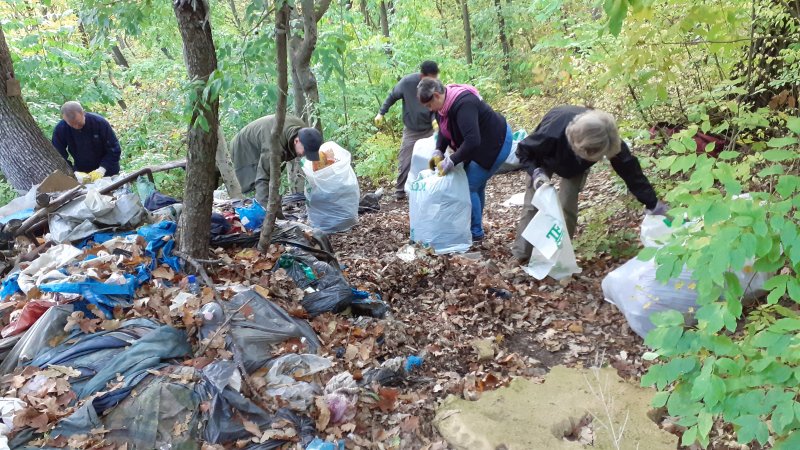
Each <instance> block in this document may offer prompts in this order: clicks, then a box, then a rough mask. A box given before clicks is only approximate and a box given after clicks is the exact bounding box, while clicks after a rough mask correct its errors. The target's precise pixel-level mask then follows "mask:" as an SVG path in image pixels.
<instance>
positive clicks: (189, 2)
mask: <svg viewBox="0 0 800 450" xmlns="http://www.w3.org/2000/svg"><path fill="white" fill-rule="evenodd" d="M173 9H174V10H175V17H176V19H177V20H178V28H179V29H180V32H181V39H182V40H183V57H184V61H185V62H186V70H187V72H188V74H189V79H191V80H202V81H208V78H209V76H210V75H211V74H212V73H213V72H214V70H216V68H217V54H216V49H215V47H214V39H213V37H212V35H211V23H210V22H209V21H208V19H209V14H210V11H209V10H208V3H207V1H206V0H202V1H198V0H176V1H175V2H174V3H173ZM204 88H205V83H203V85H202V86H200V87H199V88H198V89H197V95H198V98H200V99H202V98H203V89H204ZM201 116H202V117H204V118H205V122H206V123H207V125H208V131H204V130H203V128H202V127H201V123H202V122H198V119H199V118H200V117H201ZM218 130H219V99H218V98H213V99H209V102H208V104H207V105H206V106H205V107H203V106H201V105H200V104H199V103H198V104H197V105H195V108H194V112H193V114H192V119H191V122H190V124H189V131H188V133H187V139H186V140H187V147H188V151H187V165H186V184H185V185H184V186H185V187H184V198H183V204H184V209H183V212H182V213H181V218H180V226H179V230H178V231H179V246H180V249H181V251H183V252H184V253H186V254H188V255H189V256H191V257H193V258H203V257H205V256H206V254H207V253H208V241H209V236H210V230H211V204H212V202H213V197H214V188H215V187H216V186H215V178H216V177H215V170H214V169H215V162H216V161H215V156H216V153H217V144H218V142H217V133H218Z"/></svg>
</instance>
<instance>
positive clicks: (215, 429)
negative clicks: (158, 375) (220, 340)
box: [195, 361, 316, 450]
mask: <svg viewBox="0 0 800 450" xmlns="http://www.w3.org/2000/svg"><path fill="white" fill-rule="evenodd" d="M235 365H236V364H235V363H234V362H232V361H215V362H213V363H211V364H210V365H209V366H207V367H206V368H205V369H203V380H202V381H201V382H198V383H197V384H196V385H195V391H196V392H197V393H198V394H199V396H200V401H201V402H203V403H206V404H208V409H207V411H206V412H205V413H204V414H203V423H204V425H205V426H204V429H203V439H204V440H205V441H206V442H209V443H212V444H225V443H230V442H235V441H238V440H240V439H249V438H252V437H253V436H252V434H250V432H249V431H247V430H246V429H245V428H244V424H243V423H242V418H244V419H246V420H248V421H250V422H253V423H255V424H256V425H258V427H259V429H262V430H265V429H268V428H270V425H271V424H272V422H274V421H275V419H285V420H288V421H290V422H292V424H293V425H294V427H295V429H296V430H297V434H298V435H299V436H300V439H301V444H302V445H306V444H308V443H309V442H310V441H311V440H312V439H314V437H315V436H314V435H315V432H316V429H315V427H314V422H313V421H312V420H311V419H309V418H308V417H305V416H298V415H296V414H294V413H292V412H291V411H289V410H287V409H285V408H282V409H279V410H278V411H277V413H276V414H275V416H274V417H273V416H271V415H270V414H268V413H267V412H266V411H264V410H263V409H261V408H259V407H258V406H257V405H256V404H255V403H253V402H252V401H250V400H249V399H247V398H246V397H244V396H243V395H242V394H241V393H240V392H238V391H237V390H236V389H234V387H233V386H231V385H230V384H229V383H228V382H227V379H228V378H227V377H226V376H225V375H222V376H220V374H227V373H230V372H233V371H235V370H236V367H235ZM284 444H286V441H281V440H276V439H270V440H268V441H266V442H264V443H261V444H252V445H250V446H248V447H247V448H248V449H252V450H273V449H277V448H280V447H281V446H283V445H284Z"/></svg>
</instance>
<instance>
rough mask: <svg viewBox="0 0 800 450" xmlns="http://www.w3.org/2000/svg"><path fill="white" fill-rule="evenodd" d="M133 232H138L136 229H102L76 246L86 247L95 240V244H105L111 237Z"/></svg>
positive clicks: (128, 234) (127, 234)
mask: <svg viewBox="0 0 800 450" xmlns="http://www.w3.org/2000/svg"><path fill="white" fill-rule="evenodd" d="M132 234H136V232H135V231H101V232H99V233H95V234H93V235H91V236H89V237H87V238H86V239H84V240H82V241H81V242H80V243H78V244H75V247H78V248H81V249H83V248H86V247H88V246H89V243H90V242H94V243H95V244H104V243H106V242H108V241H110V240H111V239H114V238H115V237H119V236H123V237H124V236H130V235H132Z"/></svg>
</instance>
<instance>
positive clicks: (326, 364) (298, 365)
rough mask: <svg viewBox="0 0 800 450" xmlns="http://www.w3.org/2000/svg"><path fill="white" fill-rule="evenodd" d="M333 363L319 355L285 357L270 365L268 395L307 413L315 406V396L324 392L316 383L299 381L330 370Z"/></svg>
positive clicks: (291, 355) (289, 355) (294, 354)
mask: <svg viewBox="0 0 800 450" xmlns="http://www.w3.org/2000/svg"><path fill="white" fill-rule="evenodd" d="M331 365H332V363H331V361H330V360H328V359H325V358H322V357H320V356H317V355H298V354H296V353H290V354H288V355H283V356H281V357H279V358H278V359H276V360H275V361H273V362H272V363H271V364H270V368H269V372H268V373H267V394H268V395H270V396H272V397H280V398H281V399H282V400H283V401H285V402H287V403H288V404H289V407H290V408H291V409H293V410H295V411H305V410H307V409H308V408H309V407H310V406H311V405H312V404H314V396H315V395H317V394H319V393H320V391H321V390H322V389H321V388H320V387H319V386H318V385H317V384H316V383H309V382H306V381H299V380H298V378H305V377H308V376H311V375H314V374H315V373H318V372H321V371H323V370H325V369H328V368H330V367H331Z"/></svg>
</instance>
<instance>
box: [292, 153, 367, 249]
mask: <svg viewBox="0 0 800 450" xmlns="http://www.w3.org/2000/svg"><path fill="white" fill-rule="evenodd" d="M319 150H320V152H323V151H326V150H333V156H334V158H335V159H336V162H334V163H333V164H331V165H330V166H328V167H325V168H322V169H320V170H318V171H316V172H315V171H314V169H313V168H312V165H311V161H308V160H305V161H304V162H303V173H304V174H305V176H306V189H305V194H306V207H307V208H308V221H309V223H310V224H311V226H313V227H314V228H318V229H320V230H322V231H323V232H325V233H337V232H339V231H346V230H349V229H350V228H351V227H352V226H353V225H355V224H356V223H357V222H358V201H359V199H360V198H361V191H360V190H359V187H358V179H357V178H356V173H355V171H353V168H352V167H351V166H350V152H348V151H347V150H345V149H343V148H342V147H340V146H339V145H338V144H336V143H335V142H326V143H324V144H322V146H321V147H320V149H319Z"/></svg>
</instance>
